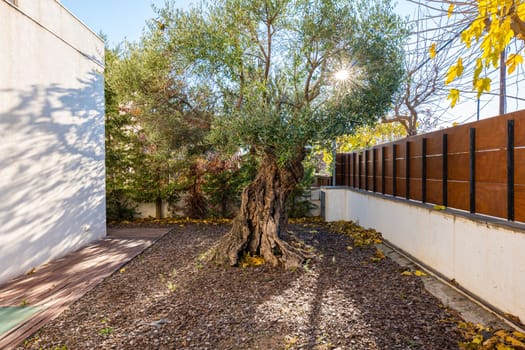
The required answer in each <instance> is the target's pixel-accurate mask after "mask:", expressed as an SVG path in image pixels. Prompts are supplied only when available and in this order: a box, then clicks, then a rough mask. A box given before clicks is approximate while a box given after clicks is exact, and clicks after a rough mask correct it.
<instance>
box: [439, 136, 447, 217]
mask: <svg viewBox="0 0 525 350" xmlns="http://www.w3.org/2000/svg"><path fill="white" fill-rule="evenodd" d="M441 157H442V160H443V168H442V174H441V179H442V183H443V205H444V206H445V207H447V206H448V134H443V141H442V151H441Z"/></svg>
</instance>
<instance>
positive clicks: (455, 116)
mask: <svg viewBox="0 0 525 350" xmlns="http://www.w3.org/2000/svg"><path fill="white" fill-rule="evenodd" d="M197 2H198V0H176V2H175V4H176V6H178V7H180V8H182V9H187V8H189V7H190V6H191V4H192V3H197ZM61 3H62V4H63V5H64V6H65V7H66V8H67V9H68V10H69V11H70V12H71V13H73V14H74V15H75V16H76V17H78V18H79V19H80V20H81V21H82V22H84V23H85V24H86V25H87V26H88V27H90V28H91V29H92V30H93V31H94V32H95V33H97V34H100V33H103V34H104V35H106V37H107V42H108V45H109V47H115V46H116V45H117V44H119V43H121V42H122V41H124V40H128V41H136V40H138V39H139V38H140V36H141V34H142V31H143V28H144V27H145V24H146V21H147V20H148V19H151V18H154V17H155V13H154V11H153V8H152V5H154V6H156V7H162V6H163V5H164V3H165V0H61ZM396 3H397V5H396V12H397V13H398V14H400V15H401V16H403V17H406V16H412V18H414V17H413V16H414V14H415V13H416V8H417V6H416V5H414V4H413V3H410V2H409V1H408V0H397V2H396ZM516 94H519V92H516ZM516 96H517V95H516ZM484 99H485V100H487V101H489V100H490V101H491V102H487V103H486V104H485V102H483V108H482V113H481V118H482V119H483V118H486V117H491V116H494V115H496V114H497V110H498V106H497V103H496V102H495V101H496V100H497V98H495V97H494V96H487V97H482V101H483V100H484ZM465 102H466V103H463V105H461V106H458V107H456V108H454V109H452V110H451V109H449V110H448V112H447V113H449V114H450V115H449V116H448V117H447V120H448V122H447V124H448V125H450V124H452V123H453V122H459V123H464V122H467V121H473V120H475V118H476V112H475V111H476V109H477V107H476V103H475V101H474V100H472V101H465ZM443 103H444V104H445V105H449V102H448V101H443ZM514 103H516V106H514ZM508 104H509V105H510V106H509V107H510V108H509V110H508V111H509V112H511V111H513V110H518V109H521V108H524V107H525V103H520V105H519V106H518V104H517V102H514V101H513V100H509V101H508Z"/></svg>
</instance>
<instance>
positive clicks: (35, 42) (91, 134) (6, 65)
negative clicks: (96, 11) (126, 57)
mask: <svg viewBox="0 0 525 350" xmlns="http://www.w3.org/2000/svg"><path fill="white" fill-rule="evenodd" d="M17 3H18V6H14V5H12V4H10V3H8V2H7V1H5V0H0V18H1V20H0V43H1V44H2V48H1V49H0V140H1V141H0V283H2V282H5V281H7V280H9V279H10V278H12V277H15V276H17V275H20V274H22V273H24V272H26V271H28V270H30V269H32V268H33V267H38V266H39V265H41V264H43V263H45V262H47V261H49V260H51V259H55V258H58V257H60V256H63V255H65V254H66V253H68V252H70V251H73V250H76V249H78V248H80V247H82V246H83V245H86V244H87V243H89V242H91V241H94V240H96V239H99V238H101V237H104V236H105V235H106V218H105V166H104V158H105V155H104V79H103V73H104V66H103V62H104V43H103V41H102V40H101V39H100V38H99V37H98V36H96V35H95V34H94V33H93V32H92V31H90V30H89V29H88V28H87V27H86V26H85V25H84V24H82V23H81V22H80V21H79V20H78V19H77V18H75V17H74V16H73V15H72V14H71V13H69V12H68V11H67V10H66V9H65V8H64V7H63V6H62V5H61V4H60V3H59V2H57V1H55V0H18V1H17Z"/></svg>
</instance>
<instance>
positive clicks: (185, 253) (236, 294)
mask: <svg viewBox="0 0 525 350" xmlns="http://www.w3.org/2000/svg"><path fill="white" fill-rule="evenodd" d="M181 226H182V225H180V226H179V225H177V226H176V227H175V228H174V229H173V230H172V231H171V232H170V233H169V234H167V235H166V236H165V237H164V238H162V239H161V240H160V241H159V242H158V243H157V244H155V245H154V246H152V247H151V248H150V249H148V250H147V251H146V252H144V253H143V254H142V255H140V256H139V257H137V258H136V259H134V260H133V261H131V262H130V263H129V264H128V265H126V266H125V268H123V269H121V270H120V271H119V272H116V273H115V274H113V275H112V276H111V277H109V278H108V279H106V280H105V281H104V282H103V283H102V284H100V285H99V286H97V287H96V288H95V289H93V290H92V291H91V292H89V293H88V294H87V295H85V296H84V297H83V298H82V299H81V300H79V301H78V302H76V303H75V304H74V305H72V306H71V307H70V308H69V309H68V310H66V311H65V312H64V313H63V314H62V315H60V316H59V317H58V318H56V319H55V320H53V321H52V322H51V323H49V324H47V325H46V326H45V327H43V328H42V329H41V330H40V331H39V332H38V333H37V334H35V335H34V336H33V337H32V338H29V339H28V340H26V341H25V343H24V344H23V346H21V347H19V349H80V350H81V349H385V350H386V349H389V350H390V349H425V350H431V349H436V350H437V349H439V350H445V349H457V348H458V345H457V344H458V342H459V341H462V339H461V335H460V333H459V332H458V331H457V327H456V325H455V323H454V322H451V320H458V316H457V314H456V313H455V312H454V311H452V310H448V309H446V308H445V307H443V306H442V305H441V303H440V302H439V301H438V300H437V299H435V298H434V297H433V296H432V295H430V294H429V293H428V292H426V290H425V289H424V288H423V283H422V281H421V280H420V278H424V277H417V276H404V275H402V274H401V272H402V271H401V270H400V267H399V266H398V265H397V264H396V263H394V262H393V261H391V260H389V259H388V258H385V259H373V258H374V257H376V250H375V248H357V247H354V248H353V249H347V247H348V246H351V245H352V239H351V238H350V237H349V236H347V235H341V234H336V233H333V232H330V231H328V229H327V228H326V227H325V226H320V225H319V226H318V225H316V224H311V223H310V224H307V223H305V224H297V225H290V227H289V230H291V231H293V232H294V233H295V234H296V235H297V236H298V237H300V238H301V239H303V240H304V241H305V242H306V243H307V244H309V245H311V246H313V247H314V248H315V249H316V254H317V256H318V258H316V259H314V260H313V261H312V262H310V263H309V264H308V265H307V266H306V268H305V269H304V270H297V271H281V270H276V269H272V268H270V267H268V266H265V265H261V266H250V267H246V268H221V267H216V266H211V265H203V264H202V263H201V262H200V260H199V257H201V256H202V254H203V253H205V252H206V251H207V250H208V249H209V248H210V247H211V246H212V245H213V244H214V243H215V242H216V241H217V240H218V239H219V238H220V237H221V235H223V234H224V233H226V232H227V230H228V229H229V226H228V225H225V224H215V225H214V224H189V225H184V227H181ZM373 260H375V262H374V261H373ZM377 260H379V261H377Z"/></svg>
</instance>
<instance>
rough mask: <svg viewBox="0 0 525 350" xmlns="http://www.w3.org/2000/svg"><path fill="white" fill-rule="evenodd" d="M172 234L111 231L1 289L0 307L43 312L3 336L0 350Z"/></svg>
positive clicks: (38, 326) (133, 230)
mask: <svg viewBox="0 0 525 350" xmlns="http://www.w3.org/2000/svg"><path fill="white" fill-rule="evenodd" d="M169 230H170V229H169V228H162V229H158V228H153V229H152V228H125V229H111V230H108V237H106V238H105V239H102V240H100V241H97V242H95V243H92V244H90V245H88V246H86V247H84V248H82V249H80V250H78V251H76V252H74V253H70V254H68V255H66V256H65V257H63V258H61V259H58V260H55V261H52V262H50V263H48V264H46V265H44V266H41V267H40V268H38V269H37V270H36V271H35V272H34V273H33V274H31V275H24V276H21V277H18V278H16V279H14V280H12V281H10V282H8V283H6V284H4V285H2V286H0V307H11V306H21V305H30V306H37V307H39V309H40V310H41V311H39V312H37V313H35V314H34V315H33V316H31V317H30V318H29V319H27V320H25V321H23V322H21V323H19V324H18V325H17V326H15V327H13V328H11V329H10V330H9V331H7V332H6V333H4V334H0V349H11V348H14V347H15V346H16V345H18V344H19V343H20V342H21V341H23V340H24V339H25V338H27V337H28V336H30V335H31V334H33V333H35V332H36V331H37V330H38V329H40V328H41V327H42V326H43V325H44V324H46V323H47V322H49V321H50V320H52V319H53V318H55V317H57V316H58V315H59V314H60V313H61V312H62V311H63V310H64V309H66V308H67V307H68V306H69V305H71V304H72V303H73V302H75V301H76V300H78V299H79V298H81V297H82V296H83V295H84V294H85V293H87V292H88V291H89V290H91V289H92V288H94V287H95V286H96V285H98V284H99V283H100V282H102V281H103V280H104V279H105V278H106V277H108V276H109V275H111V274H112V273H113V272H115V271H116V270H118V269H119V268H120V267H121V266H122V265H124V264H126V263H127V262H128V261H130V260H131V259H133V258H134V257H135V256H137V255H138V254H140V253H141V252H143V251H144V250H145V249H146V248H148V247H149V246H151V245H152V244H153V243H154V242H156V241H157V240H158V239H159V238H160V237H162V236H163V235H164V234H166V233H167V232H168V231H169ZM1 321H2V320H0V322H1Z"/></svg>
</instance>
